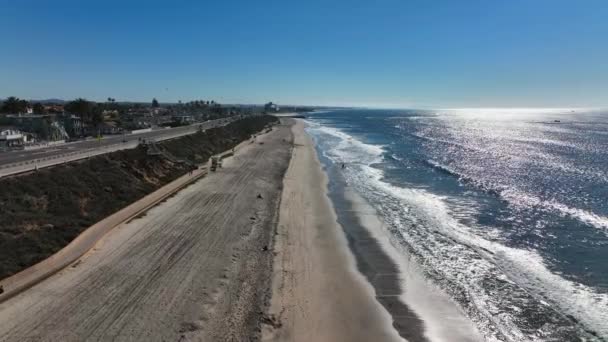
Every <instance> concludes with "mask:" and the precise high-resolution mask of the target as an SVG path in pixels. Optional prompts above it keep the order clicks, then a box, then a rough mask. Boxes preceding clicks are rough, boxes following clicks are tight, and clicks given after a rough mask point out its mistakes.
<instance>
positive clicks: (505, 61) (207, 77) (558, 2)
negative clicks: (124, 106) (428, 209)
mask: <svg viewBox="0 0 608 342" xmlns="http://www.w3.org/2000/svg"><path fill="white" fill-rule="evenodd" d="M11 95H14V96H18V97H22V98H34V99H42V98H64V99H72V98H75V97H86V98H89V99H94V100H104V99H105V98H107V97H114V98H116V99H117V100H141V101H149V100H151V99H152V97H156V98H158V99H159V101H161V102H163V101H177V100H184V101H186V100H192V99H207V100H211V99H213V100H216V101H219V102H224V103H226V102H232V103H262V102H265V101H271V100H272V101H275V102H278V103H290V104H320V105H329V104H335V105H363V106H380V107H505V106H506V107H532V106H534V107H536V106H540V107H608V1H607V0H571V1H563V0H508V1H506V0H505V1H502V0H479V1H474V0H444V1H441V0H419V1H408V0H395V1H371V0H368V1H356V0H327V1H317V0H307V1H288V0H283V1H251V0H248V1H227V0H220V1H217V0H216V1H193V0H192V1H187V0H173V1H152V0H150V1H127V0H121V1H116V0H109V1H93V0H91V1H88V0H87V1H80V0H79V1H67V0H53V1H51V0H39V1H33V0H19V1H12V0H0V98H2V97H6V96H11Z"/></svg>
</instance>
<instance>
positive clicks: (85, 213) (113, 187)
mask: <svg viewBox="0 0 608 342" xmlns="http://www.w3.org/2000/svg"><path fill="white" fill-rule="evenodd" d="M276 120H277V119H276V118H275V117H272V116H259V117H252V118H246V119H242V120H239V121H236V122H233V123H231V124H229V125H227V126H224V127H219V128H213V129H209V130H207V131H205V132H199V133H196V134H192V135H188V136H184V137H181V138H176V139H172V140H168V141H165V142H161V143H158V144H157V146H158V147H159V148H160V149H161V150H164V151H166V152H168V154H170V155H172V156H173V157H175V158H171V159H173V161H171V159H169V158H166V157H164V156H148V155H147V153H146V147H144V146H140V147H137V148H135V149H131V150H123V151H117V152H114V153H109V154H105V155H101V156H96V157H92V158H90V159H87V160H83V161H79V162H73V163H68V164H63V165H59V166H56V167H51V168H45V169H41V170H39V171H37V172H33V173H29V174H23V175H19V176H15V177H10V178H3V179H0V189H2V190H1V191H0V218H1V220H0V279H3V278H5V277H8V276H10V275H12V274H15V273H17V272H19V271H20V270H22V269H24V268H26V267H29V266H31V265H33V264H35V263H37V262H39V261H41V260H43V259H44V258H46V257H48V256H50V255H51V254H53V253H55V252H56V251H58V250H59V249H61V248H62V247H63V246H65V245H67V244H68V243H69V242H70V241H72V240H73V239H74V238H75V237H76V236H78V234H80V233H81V232H82V231H83V230H84V229H86V228H87V227H89V226H91V225H92V224H94V223H96V222H98V221H100V220H101V219H103V218H105V217H107V216H109V215H110V214H112V213H114V212H116V211H118V210H120V209H122V208H123V207H125V206H127V205H129V204H130V203H132V202H134V201H136V200H138V199H139V198H141V197H143V196H145V195H147V194H149V193H151V192H153V191H154V190H156V189H158V188H160V187H161V186H163V185H165V184H167V183H169V182H171V181H173V180H174V179H176V178H178V177H180V176H182V175H184V174H185V173H187V172H188V171H189V170H190V169H191V167H192V166H191V165H192V164H191V163H197V164H199V163H204V162H205V161H207V160H208V159H209V157H210V156H211V155H213V154H216V153H220V152H223V151H226V150H228V149H231V148H232V147H234V146H236V145H237V144H238V143H240V142H241V141H244V140H247V139H249V138H250V136H251V135H252V134H253V133H256V132H259V131H261V130H262V129H263V128H264V127H265V126H266V125H268V124H270V123H274V122H276ZM177 159H181V160H186V161H188V162H186V163H183V162H176V160H177Z"/></svg>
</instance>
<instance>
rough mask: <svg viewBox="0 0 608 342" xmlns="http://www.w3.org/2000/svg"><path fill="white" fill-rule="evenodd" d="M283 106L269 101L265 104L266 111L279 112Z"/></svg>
mask: <svg viewBox="0 0 608 342" xmlns="http://www.w3.org/2000/svg"><path fill="white" fill-rule="evenodd" d="M280 109H281V108H279V106H278V105H277V104H276V103H272V102H268V103H267V104H265V105H264V110H265V111H266V112H278V111H279V110H280Z"/></svg>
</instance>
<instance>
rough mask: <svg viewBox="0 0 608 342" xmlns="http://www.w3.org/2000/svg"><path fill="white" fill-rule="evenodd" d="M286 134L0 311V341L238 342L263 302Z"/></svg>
mask: <svg viewBox="0 0 608 342" xmlns="http://www.w3.org/2000/svg"><path fill="white" fill-rule="evenodd" d="M291 138H292V134H291V129H290V127H289V126H285V125H279V126H276V127H275V128H274V129H273V131H272V132H270V133H267V134H263V135H260V136H258V137H256V138H255V142H253V143H247V144H245V145H243V146H242V148H240V149H238V150H237V151H236V154H235V155H234V156H233V157H230V158H228V159H226V160H225V161H224V165H223V167H222V168H220V169H218V171H217V172H211V173H209V174H208V175H207V176H206V177H204V178H202V179H200V180H198V181H197V182H196V183H193V184H191V185H189V186H188V187H187V188H185V189H183V190H181V191H180V192H179V193H177V194H176V195H174V196H173V197H171V198H168V199H167V200H166V201H165V202H163V203H160V204H158V205H157V206H156V207H154V208H152V209H151V210H149V211H148V212H147V213H146V214H145V215H144V216H143V217H139V218H136V219H133V220H131V221H129V222H126V223H124V224H121V225H119V226H118V227H116V228H114V229H113V230H111V231H110V232H108V233H107V234H106V235H105V236H104V237H103V238H102V239H101V240H100V241H99V242H98V243H97V244H96V245H95V247H94V248H93V249H92V250H91V251H89V252H88V253H87V254H85V255H84V256H83V257H81V258H80V259H79V260H77V261H76V262H75V263H73V264H71V265H70V266H68V267H67V268H65V269H63V270H62V271H60V272H59V273H56V274H54V275H53V276H51V277H49V278H47V279H46V280H44V281H42V282H40V283H38V284H36V285H35V286H33V287H31V288H30V289H28V290H26V291H24V292H22V293H19V294H18V295H16V296H14V297H12V298H10V299H8V300H6V301H4V302H2V303H0V341H3V342H4V341H7V342H9V341H249V340H255V339H257V338H258V337H259V335H260V330H261V324H262V322H264V321H265V316H264V315H263V311H264V307H265V303H266V302H267V301H268V298H269V296H270V293H269V292H270V288H271V281H270V279H271V275H272V274H271V272H272V260H273V255H272V252H271V250H270V249H271V247H272V246H271V244H272V241H273V238H274V231H275V227H276V223H277V212H278V206H279V200H280V196H281V189H282V182H283V175H284V173H285V170H286V169H287V166H288V164H289V160H290V157H291V150H292V146H291Z"/></svg>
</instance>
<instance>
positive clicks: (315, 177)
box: [262, 120, 402, 341]
mask: <svg viewBox="0 0 608 342" xmlns="http://www.w3.org/2000/svg"><path fill="white" fill-rule="evenodd" d="M304 127H305V123H304V122H303V121H301V120H297V121H296V124H295V125H293V126H292V132H293V136H294V147H293V152H292V158H291V161H290V164H289V168H288V169H287V173H286V175H285V178H284V181H283V194H282V198H281V205H280V211H279V221H278V225H277V233H276V234H277V235H276V236H275V246H274V250H275V258H274V266H273V279H272V296H271V299H270V307H269V310H268V316H269V321H270V323H269V324H266V325H264V327H263V328H264V329H263V331H262V340H264V341H285V340H289V341H402V338H401V337H400V336H399V334H398V333H397V331H396V330H395V329H393V326H392V321H393V320H392V318H391V316H390V315H389V313H388V312H387V311H386V310H385V309H384V308H383V307H382V305H381V304H380V303H379V302H378V301H377V300H376V298H375V291H376V290H375V289H374V287H373V286H372V285H371V284H370V283H368V282H367V281H366V280H365V278H364V276H363V275H362V274H361V273H360V272H359V271H358V270H357V261H356V259H355V257H353V255H352V253H351V252H350V250H349V247H348V241H347V237H346V235H345V234H344V231H343V229H342V228H341V226H340V225H339V224H338V222H337V217H336V213H335V210H334V207H333V205H332V202H331V201H330V199H329V197H328V188H327V184H328V178H327V175H326V174H325V172H323V170H322V167H321V164H320V162H319V159H318V158H317V154H316V151H315V148H314V144H313V142H312V139H311V138H310V136H308V134H307V133H306V132H305V131H304Z"/></svg>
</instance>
